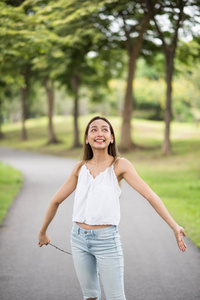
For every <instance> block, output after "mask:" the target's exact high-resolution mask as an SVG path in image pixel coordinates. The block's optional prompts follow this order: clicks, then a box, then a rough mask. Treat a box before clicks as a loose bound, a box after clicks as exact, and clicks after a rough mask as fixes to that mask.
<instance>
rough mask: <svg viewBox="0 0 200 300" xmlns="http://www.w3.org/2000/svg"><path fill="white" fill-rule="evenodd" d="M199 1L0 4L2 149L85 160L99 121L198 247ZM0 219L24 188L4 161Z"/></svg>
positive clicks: (36, 0)
mask: <svg viewBox="0 0 200 300" xmlns="http://www.w3.org/2000/svg"><path fill="white" fill-rule="evenodd" d="M198 2H199V1H193V0H189V1H183V0H179V1H159V0H158V1H149V0H144V1H143V0H141V1H124V0H122V1H116V0H109V1H108V0H104V1H102V0H100V1H85V0H83V1H75V0H69V1H63V0H58V1H39V0H34V1H29V0H27V1H20V0H17V1H1V2H0V138H1V139H0V145H1V146H5V147H13V148H17V149H21V150H28V151H35V152H40V153H47V154H52V155H59V156H66V157H71V158H73V159H76V160H77V159H80V157H81V146H82V143H83V134H84V128H85V126H86V125H87V123H88V121H89V120H90V119H91V118H92V117H93V116H95V115H103V116H106V117H108V119H109V120H110V121H111V123H112V125H113V126H114V129H115V132H116V140H117V144H118V147H119V151H120V155H122V156H124V157H127V158H128V159H129V160H130V161H131V162H132V163H133V165H134V166H135V168H136V170H137V172H138V173H139V175H140V176H141V177H142V178H143V179H144V180H145V181H146V182H147V183H148V184H149V185H150V186H151V188H152V189H153V190H154V191H155V192H156V193H157V194H158V195H159V196H160V197H161V199H162V200H163V202H164V203H165V205H166V206H167V208H168V209H169V211H170V213H171V214H172V216H173V217H174V218H175V219H176V221H177V222H178V223H180V224H181V225H182V226H184V227H185V230H186V232H187V236H188V237H189V238H190V239H191V240H192V241H193V242H194V243H195V244H196V245H197V246H198V247H200V155H199V154H200V151H199V150H200V135H199V132H200V125H199V123H200V5H199V3H198ZM0 171H1V173H0V199H1V200H0V218H1V222H2V220H3V218H4V217H5V214H6V212H7V210H8V207H9V206H10V204H11V203H12V201H13V199H14V197H15V196H16V194H17V192H18V191H19V189H20V188H21V186H22V184H23V178H22V174H21V173H20V172H19V171H17V170H14V169H13V168H11V167H10V166H7V165H5V164H4V163H1V164H0Z"/></svg>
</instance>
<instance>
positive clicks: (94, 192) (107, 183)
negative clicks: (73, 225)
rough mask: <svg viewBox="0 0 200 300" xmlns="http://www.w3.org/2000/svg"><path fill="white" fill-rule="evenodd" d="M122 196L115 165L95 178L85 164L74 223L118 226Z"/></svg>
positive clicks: (75, 208)
mask: <svg viewBox="0 0 200 300" xmlns="http://www.w3.org/2000/svg"><path fill="white" fill-rule="evenodd" d="M115 161H116V160H115ZM120 195H121V188H120V187H119V184H118V180H117V177H116V174H115V172H114V164H112V165H111V166H109V167H108V168H106V169H105V171H103V172H100V173H99V174H98V175H97V176H96V177H95V178H94V177H93V176H92V174H91V173H90V171H89V169H88V168H87V166H86V164H84V165H83V166H82V167H81V170H80V172H79V176H78V183H77V187H76V192H75V198H74V208H73V217H72V221H73V222H80V223H85V224H88V225H118V224H119V221H120V204H119V198H120Z"/></svg>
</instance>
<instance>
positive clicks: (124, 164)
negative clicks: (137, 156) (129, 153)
mask: <svg viewBox="0 0 200 300" xmlns="http://www.w3.org/2000/svg"><path fill="white" fill-rule="evenodd" d="M130 167H133V165H132V164H131V162H130V161H129V160H128V159H127V158H124V157H116V159H115V162H114V168H115V170H116V171H117V173H118V174H123V173H125V172H126V171H127V169H128V168H130Z"/></svg>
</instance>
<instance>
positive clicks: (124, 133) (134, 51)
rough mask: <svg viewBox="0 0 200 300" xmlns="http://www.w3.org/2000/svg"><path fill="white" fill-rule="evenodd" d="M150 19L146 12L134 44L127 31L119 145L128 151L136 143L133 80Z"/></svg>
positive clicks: (122, 149)
mask: <svg viewBox="0 0 200 300" xmlns="http://www.w3.org/2000/svg"><path fill="white" fill-rule="evenodd" d="M149 20H150V14H146V15H145V16H144V18H143V19H142V22H141V29H140V32H139V36H138V38H137V40H136V41H135V43H134V45H133V44H132V41H131V38H130V35H129V33H128V32H126V36H127V40H126V47H127V50H128V54H129V66H128V78H127V87H126V94H125V100H124V107H123V114H122V117H123V122H122V129H121V140H120V145H119V149H120V150H121V151H128V150H131V149H132V148H133V147H134V143H133V142H132V138H131V117H132V112H133V95H134V92H133V80H134V75H135V69H136V61H137V58H138V56H139V53H140V50H141V47H142V42H143V34H144V33H145V32H146V30H147V27H148V24H149Z"/></svg>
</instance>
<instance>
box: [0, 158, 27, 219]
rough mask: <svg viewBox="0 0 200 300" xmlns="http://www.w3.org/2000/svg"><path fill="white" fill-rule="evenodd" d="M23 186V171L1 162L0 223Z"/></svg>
mask: <svg viewBox="0 0 200 300" xmlns="http://www.w3.org/2000/svg"><path fill="white" fill-rule="evenodd" d="M21 186H22V173H21V172H20V171H18V170H15V169H14V168H12V167H10V166H8V165H6V164H4V163H1V162H0V223H2V220H3V218H4V217H5V215H6V213H7V210H8V208H9V207H10V205H11V203H12V201H13V199H14V197H15V196H16V195H17V193H18V192H19V190H20V188H21Z"/></svg>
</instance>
